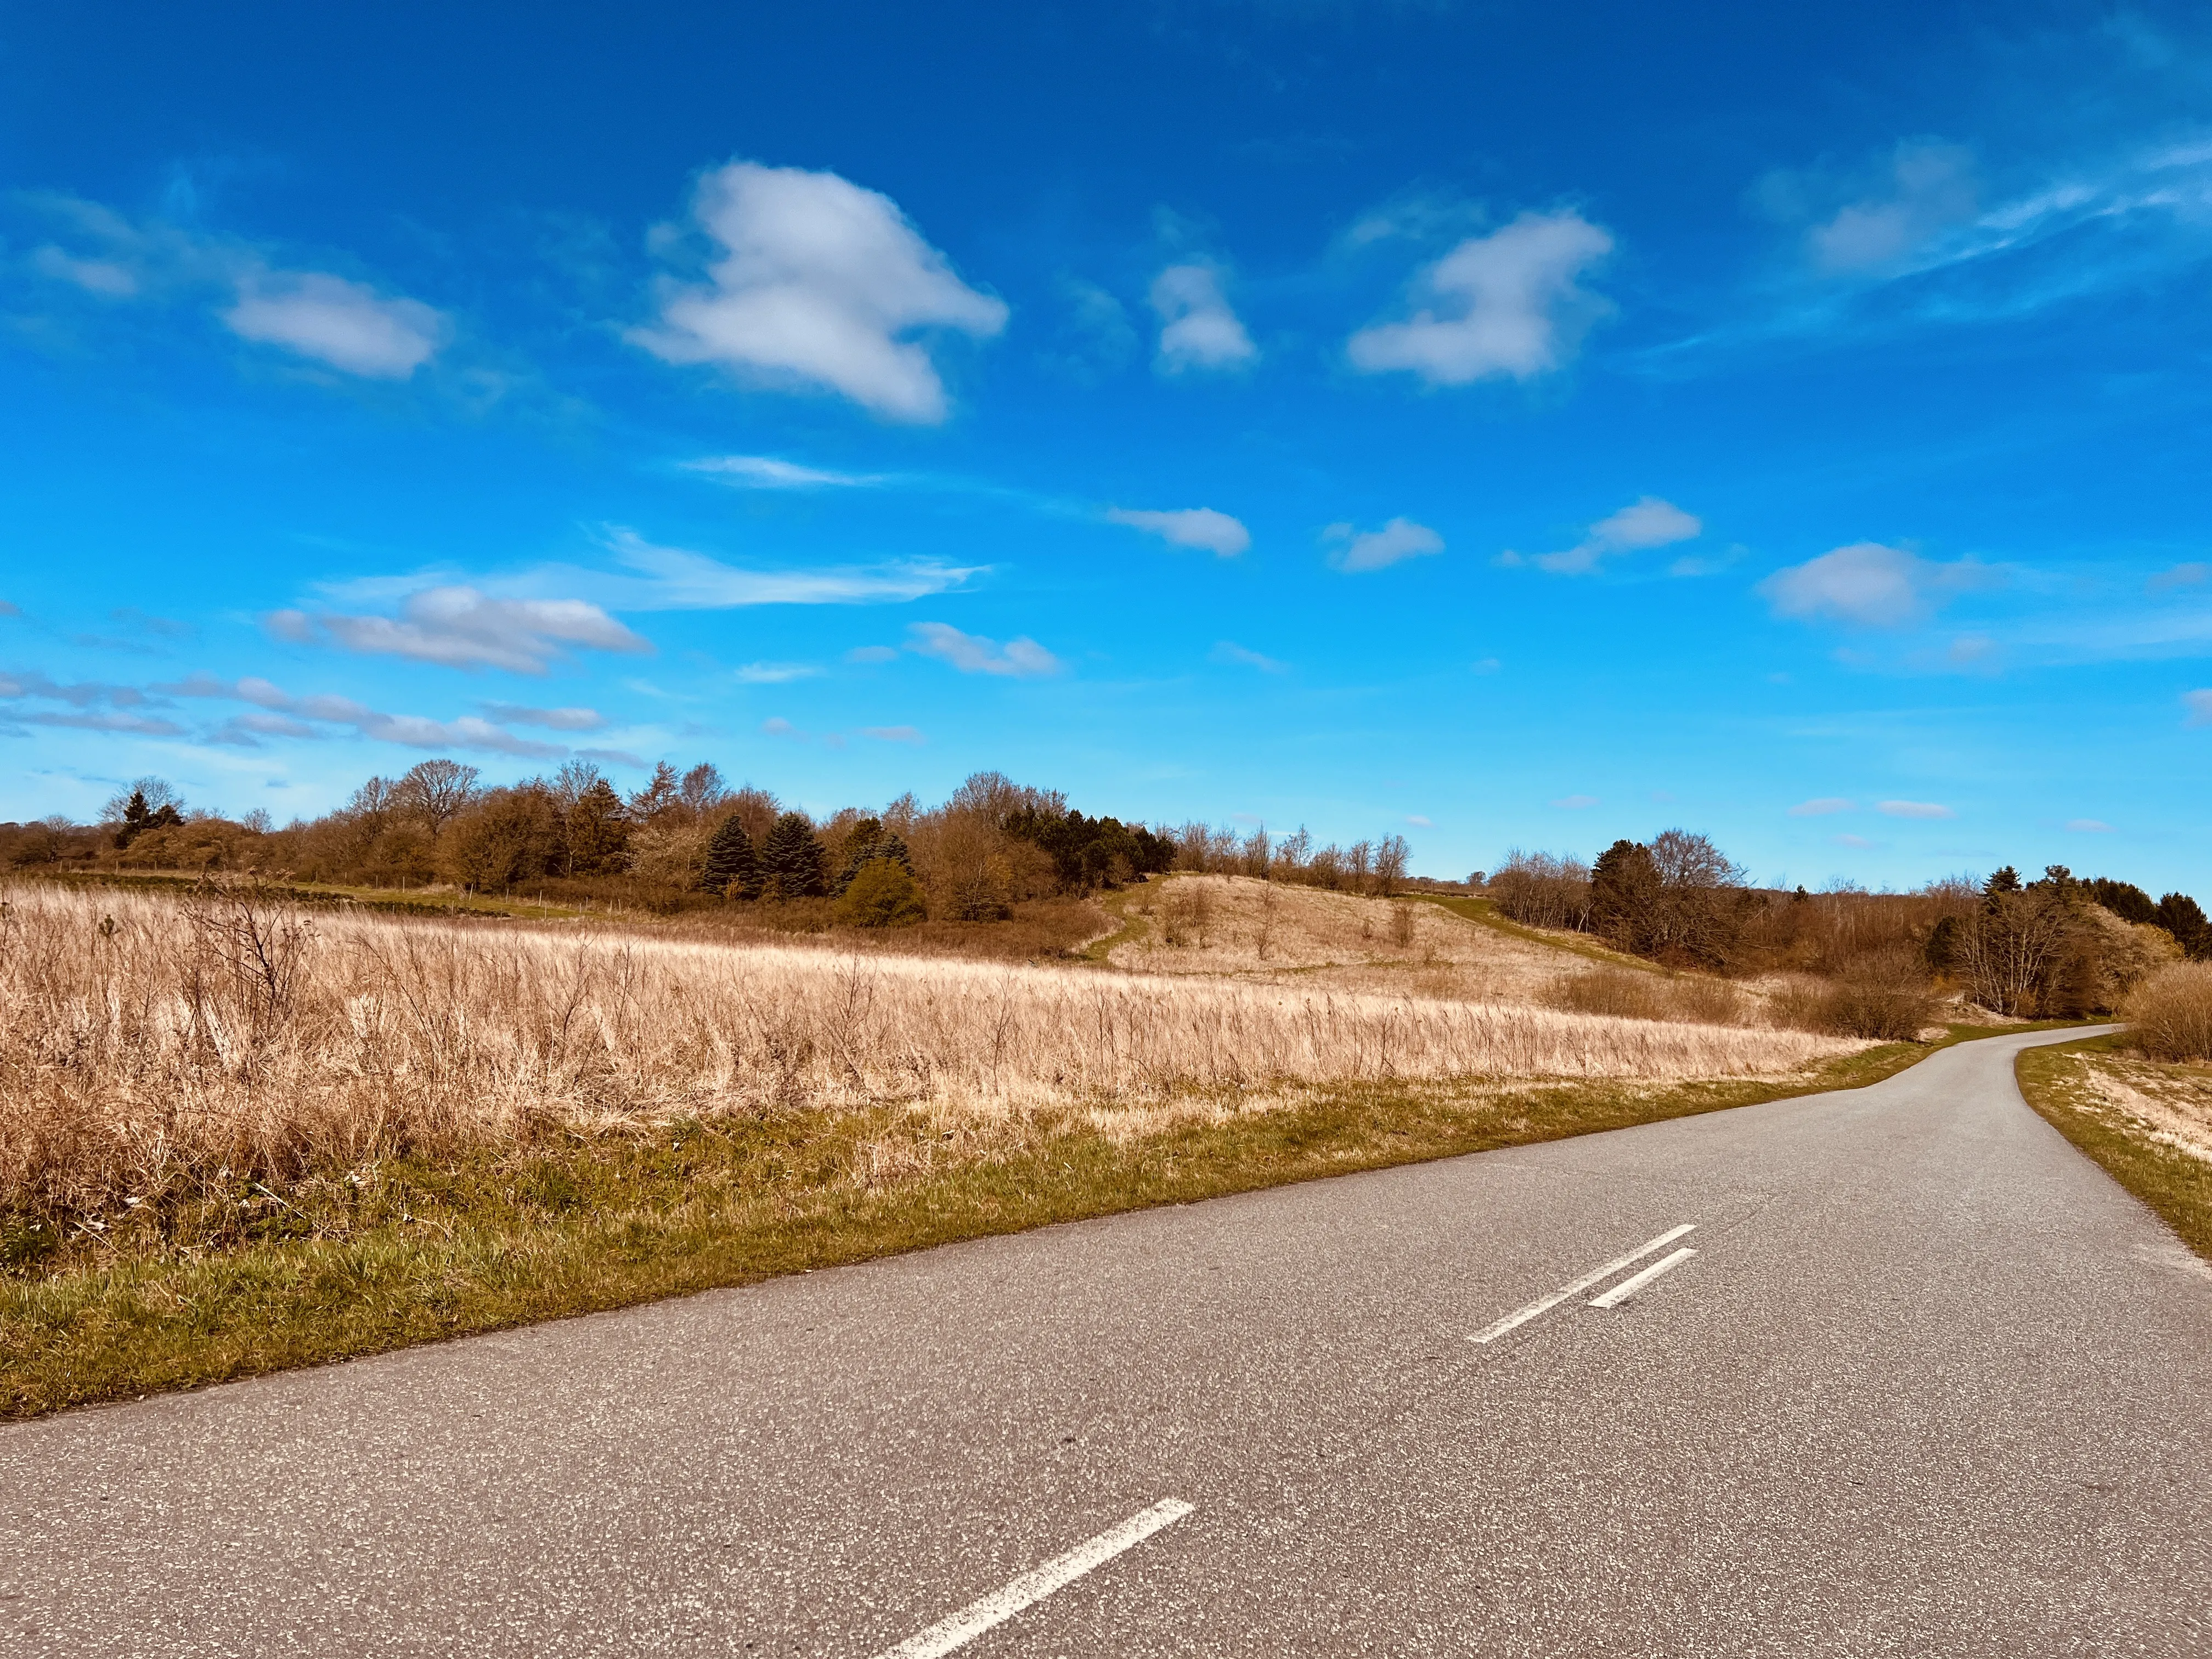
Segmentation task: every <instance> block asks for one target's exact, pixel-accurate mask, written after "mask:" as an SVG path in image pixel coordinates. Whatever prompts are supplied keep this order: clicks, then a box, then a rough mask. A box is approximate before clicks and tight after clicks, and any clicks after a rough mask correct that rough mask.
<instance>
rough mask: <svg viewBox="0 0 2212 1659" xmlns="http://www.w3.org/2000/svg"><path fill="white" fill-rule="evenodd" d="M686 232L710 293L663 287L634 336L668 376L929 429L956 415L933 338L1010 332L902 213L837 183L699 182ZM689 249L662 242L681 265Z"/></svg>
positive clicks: (791, 175) (1002, 316) (790, 178)
mask: <svg viewBox="0 0 2212 1659" xmlns="http://www.w3.org/2000/svg"><path fill="white" fill-rule="evenodd" d="M688 229H689V230H690V232H693V233H696V234H697V235H698V236H700V237H702V238H703V239H704V240H706V241H707V242H708V243H710V244H711V245H712V250H713V251H712V252H710V253H709V254H708V257H707V258H706V260H705V270H704V280H703V281H686V280H684V279H682V278H680V277H678V276H673V275H665V276H662V277H661V278H660V279H659V282H658V283H657V284H656V288H655V291H654V300H655V303H656V306H657V307H658V310H659V319H658V320H657V321H656V322H655V323H654V324H653V325H652V326H650V327H646V328H640V329H634V330H632V331H631V333H630V338H631V339H632V340H634V341H635V343H638V344H639V345H641V346H643V347H644V348H645V349H647V350H648V351H650V352H652V353H653V355H654V356H659V357H661V358H663V359H665V360H666V361H668V362H676V363H707V364H713V365H714V366H716V367H718V368H722V369H724V370H726V371H727V372H728V373H730V374H733V375H735V376H737V377H738V378H739V379H740V380H744V381H746V382H748V383H750V384H753V385H757V386H767V387H770V388H775V389H781V390H812V391H828V392H836V393H838V394H840V395H842V396H843V397H846V398H851V399H852V400H853V401H854V403H857V404H860V405H861V406H862V407H863V408H865V409H867V410H871V411H872V412H873V413H874V414H877V415H878V416H883V417H884V418H885V419H887V420H895V421H907V422H923V423H934V422H939V421H942V420H944V419H945V416H946V415H947V414H948V413H949V412H950V402H949V399H948V398H947V397H946V395H945V382H944V380H943V379H942V377H941V376H940V374H939V369H938V365H937V363H936V362H935V360H934V359H933V357H932V356H931V352H930V346H929V343H928V341H927V335H928V334H929V333H931V332H932V331H954V332H959V333H964V334H969V335H972V336H974V337H978V338H988V337H991V336H992V335H994V334H996V333H998V332H999V331H1000V330H1001V329H1002V328H1004V327H1005V326H1006V305H1005V303H1004V302H1003V301H999V300H996V299H994V298H993V297H991V296H990V295H986V294H979V293H977V292H976V291H975V289H972V288H969V286H968V285H967V284H966V283H963V282H962V281H961V280H960V278H959V277H958V276H956V275H955V274H954V273H953V270H952V265H951V261H950V260H948V259H947V258H945V255H944V254H943V253H941V252H939V251H938V250H937V249H936V248H934V247H932V246H930V245H929V243H928V242H927V241H926V240H923V239H922V236H921V233H920V232H919V231H917V230H916V229H915V227H914V224H913V223H912V222H911V221H909V220H908V218H907V216H906V215H905V214H904V213H902V211H900V210H899V206H898V204H896V202H894V201H892V200H891V199H890V197H888V196H884V195H883V194H881V193H879V192H878V191H872V190H866V189H863V188H862V187H861V186H860V185H855V184H853V183H852V182H850V181H849V180H848V179H842V178H840V177H839V176H838V175H837V174H836V173H810V172H807V171H806V170H805V169H804V168H800V167H762V166H760V165H758V164H757V163H755V162H751V161H732V162H730V163H729V164H728V165H726V166H724V167H716V168H714V169H712V170H711V171H709V172H708V173H705V174H704V175H703V176H702V178H701V179H700V180H699V183H698V185H697V188H696V191H694V192H693V196H692V202H691V219H690V226H689V227H688ZM660 240H661V243H662V246H663V247H664V248H665V250H667V251H668V252H671V253H672V252H678V251H679V250H680V247H681V245H682V243H683V241H684V237H683V236H682V235H680V234H673V233H668V234H663V235H662V237H661V238H660ZM916 336H923V337H921V338H917V337H916Z"/></svg>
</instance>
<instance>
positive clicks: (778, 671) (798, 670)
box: [738, 662, 821, 685]
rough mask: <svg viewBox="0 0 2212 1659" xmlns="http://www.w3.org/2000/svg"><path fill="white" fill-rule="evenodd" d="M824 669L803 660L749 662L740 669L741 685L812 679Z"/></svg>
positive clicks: (784, 683) (739, 678) (782, 683)
mask: <svg viewBox="0 0 2212 1659" xmlns="http://www.w3.org/2000/svg"><path fill="white" fill-rule="evenodd" d="M820 672H821V670H820V669H818V668H812V667H809V666H808V665H806V664H805V663H803V662H749V663H746V664H745V665H744V666H743V667H741V668H739V669H738V684H741V685H787V684H790V683H791V682H792V681H793V680H805V679H811V678H813V677H814V676H815V675H817V674H818V673H820Z"/></svg>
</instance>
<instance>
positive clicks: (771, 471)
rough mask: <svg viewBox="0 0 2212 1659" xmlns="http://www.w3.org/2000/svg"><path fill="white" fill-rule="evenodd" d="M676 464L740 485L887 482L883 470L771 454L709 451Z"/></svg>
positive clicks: (809, 486) (775, 486)
mask: <svg viewBox="0 0 2212 1659" xmlns="http://www.w3.org/2000/svg"><path fill="white" fill-rule="evenodd" d="M678 465H680V466H682V467H683V468H684V471H687V472H703V473H705V474H706V475H707V476H708V477H712V478H715V479H718V480H720V482H722V483H727V484H732V485H735V486H736V487H737V488H738V489H866V488H868V487H870V486H872V485H876V484H881V483H888V482H890V479H889V477H888V475H886V474H884V473H864V472H832V471H829V470H828V469H827V468H824V467H818V466H802V465H799V463H798V462H797V461H787V460H783V459H779V458H778V457H776V456H774V455H708V456H703V457H702V458H701V459H698V460H695V461H683V462H679V463H678Z"/></svg>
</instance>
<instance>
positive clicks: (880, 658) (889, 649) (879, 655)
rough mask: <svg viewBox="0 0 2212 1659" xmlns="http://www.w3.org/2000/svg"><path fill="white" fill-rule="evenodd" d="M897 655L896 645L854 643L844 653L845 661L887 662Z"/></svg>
mask: <svg viewBox="0 0 2212 1659" xmlns="http://www.w3.org/2000/svg"><path fill="white" fill-rule="evenodd" d="M897 655H898V650H897V647H895V646H889V645H856V646H854V647H853V648H852V649H851V650H850V651H848V652H847V653H845V660H846V661H847V662H889V661H890V660H891V659H893V658H895V657H896V656H897Z"/></svg>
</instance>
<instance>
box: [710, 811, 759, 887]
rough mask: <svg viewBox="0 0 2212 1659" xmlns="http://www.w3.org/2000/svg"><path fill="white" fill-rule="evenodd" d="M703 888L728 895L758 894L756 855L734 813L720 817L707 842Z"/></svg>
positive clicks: (757, 856) (757, 863)
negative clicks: (705, 877)
mask: <svg viewBox="0 0 2212 1659" xmlns="http://www.w3.org/2000/svg"><path fill="white" fill-rule="evenodd" d="M707 890H708V892H710V893H720V894H722V895H724V896H726V897H729V898H744V899H750V898H758V897H759V896H760V890H761V861H760V854H758V853H756V852H755V851H754V850H753V838H752V837H751V836H748V835H747V834H746V833H745V826H744V824H743V823H739V822H738V816H737V814H736V813H734V812H732V814H731V815H730V816H729V817H726V818H725V819H723V820H722V827H721V828H720V829H717V830H716V831H714V840H712V841H710V842H708V843H707Z"/></svg>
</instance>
